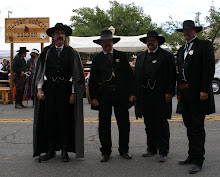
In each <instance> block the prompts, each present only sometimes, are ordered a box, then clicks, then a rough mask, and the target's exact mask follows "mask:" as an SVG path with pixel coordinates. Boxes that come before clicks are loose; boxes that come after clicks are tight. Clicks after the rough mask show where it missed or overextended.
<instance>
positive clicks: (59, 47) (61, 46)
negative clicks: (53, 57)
mask: <svg viewBox="0 0 220 177" xmlns="http://www.w3.org/2000/svg"><path fill="white" fill-rule="evenodd" d="M55 47H56V49H57V48H60V49H61V51H62V50H63V47H64V44H63V45H62V46H61V47H57V46H56V45H55Z"/></svg>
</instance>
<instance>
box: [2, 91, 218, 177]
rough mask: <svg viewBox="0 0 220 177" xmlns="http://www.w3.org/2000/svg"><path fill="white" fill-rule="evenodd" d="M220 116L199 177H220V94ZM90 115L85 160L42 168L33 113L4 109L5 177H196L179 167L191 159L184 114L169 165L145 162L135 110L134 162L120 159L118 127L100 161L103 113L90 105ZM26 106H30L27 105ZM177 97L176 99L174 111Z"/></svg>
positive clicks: (174, 129) (177, 120)
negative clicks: (36, 150)
mask: <svg viewBox="0 0 220 177" xmlns="http://www.w3.org/2000/svg"><path fill="white" fill-rule="evenodd" d="M215 100H216V110H217V113H216V114H213V115H212V116H209V117H208V120H206V122H205V126H206V134H207V136H206V155H205V158H206V160H205V163H204V166H203V170H202V171H201V172H200V173H199V174H195V175H194V176H209V177H216V176H220V171H219V166H220V148H219V147H220V136H219V134H220V121H219V120H220V119H219V117H220V108H219V107H220V95H215ZM84 103H85V104H84V111H85V158H84V159H75V156H74V154H70V158H71V161H70V162H69V163H63V162H61V159H60V152H58V153H57V156H56V157H55V158H54V159H51V160H50V161H47V162H42V163H38V158H33V157H32V126H33V125H32V121H33V108H31V103H30V102H29V105H28V108H26V109H22V110H17V109H14V105H6V106H5V105H0V176H2V177H18V176H19V177H20V176H21V177H30V176H32V177H35V176H36V177H37V176H59V177H60V176H74V177H78V176H80V177H103V176H106V177H113V176H114V177H118V176H120V177H125V176H126V177H130V176H132V177H133V176H137V177H142V176H155V177H174V176H175V177H176V176H184V177H185V176H191V175H189V174H188V170H189V168H190V166H179V165H178V164H177V163H178V161H179V160H183V159H185V158H186V157H187V137H186V129H185V127H184V125H183V123H182V121H181V117H180V115H178V114H175V113H174V114H173V121H170V131H171V139H170V153H169V158H168V161H167V162H165V163H159V162H158V156H153V157H149V158H143V157H141V155H142V153H143V152H145V150H146V145H145V144H146V135H145V130H144V124H143V122H142V120H141V119H140V120H138V121H136V120H135V119H134V117H135V116H134V108H131V109H130V117H131V118H132V123H131V133H130V154H131V155H132V156H133V159H132V160H125V159H122V158H121V157H120V156H119V154H118V150H117V149H118V130H117V124H116V123H115V122H114V120H113V123H112V139H113V152H112V155H111V158H110V160H109V162H107V163H101V162H100V152H99V147H100V144H99V139H98V132H97V127H98V123H97V112H96V111H92V110H91V109H90V105H89V104H88V103H87V101H86V100H84ZM24 104H26V102H24ZM175 108H176V98H174V99H173V112H175Z"/></svg>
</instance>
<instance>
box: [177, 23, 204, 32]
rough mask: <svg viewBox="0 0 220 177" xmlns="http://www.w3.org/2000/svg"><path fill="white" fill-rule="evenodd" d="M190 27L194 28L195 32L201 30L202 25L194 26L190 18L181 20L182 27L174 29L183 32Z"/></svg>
mask: <svg viewBox="0 0 220 177" xmlns="http://www.w3.org/2000/svg"><path fill="white" fill-rule="evenodd" d="M190 28H194V29H195V30H196V32H197V33H198V32H200V31H202V26H195V23H194V21H192V20H185V21H184V22H183V28H180V29H176V31H178V32H183V30H184V29H190Z"/></svg>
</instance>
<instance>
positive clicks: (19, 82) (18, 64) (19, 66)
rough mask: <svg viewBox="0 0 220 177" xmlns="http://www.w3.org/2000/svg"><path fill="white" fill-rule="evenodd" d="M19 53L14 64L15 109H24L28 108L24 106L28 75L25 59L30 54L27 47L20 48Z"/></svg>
mask: <svg viewBox="0 0 220 177" xmlns="http://www.w3.org/2000/svg"><path fill="white" fill-rule="evenodd" d="M17 52H18V54H17V55H16V56H15V58H14V60H13V63H12V70H13V71H14V81H15V87H16V94H15V108H17V109H22V108H26V106H24V105H23V104H22V100H23V95H24V88H25V83H26V74H27V65H26V61H25V59H24V57H26V54H27V52H29V50H27V49H26V47H20V50H18V51H17Z"/></svg>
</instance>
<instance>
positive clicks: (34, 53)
mask: <svg viewBox="0 0 220 177" xmlns="http://www.w3.org/2000/svg"><path fill="white" fill-rule="evenodd" d="M39 54H40V52H39V50H38V49H32V50H31V54H30V55H31V58H30V59H29V60H28V61H27V69H28V71H30V73H31V74H30V75H29V77H27V79H26V85H25V90H24V97H25V98H26V99H30V98H31V100H33V105H34V99H33V87H32V82H33V77H34V74H35V69H36V63H37V59H38V56H39Z"/></svg>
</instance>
